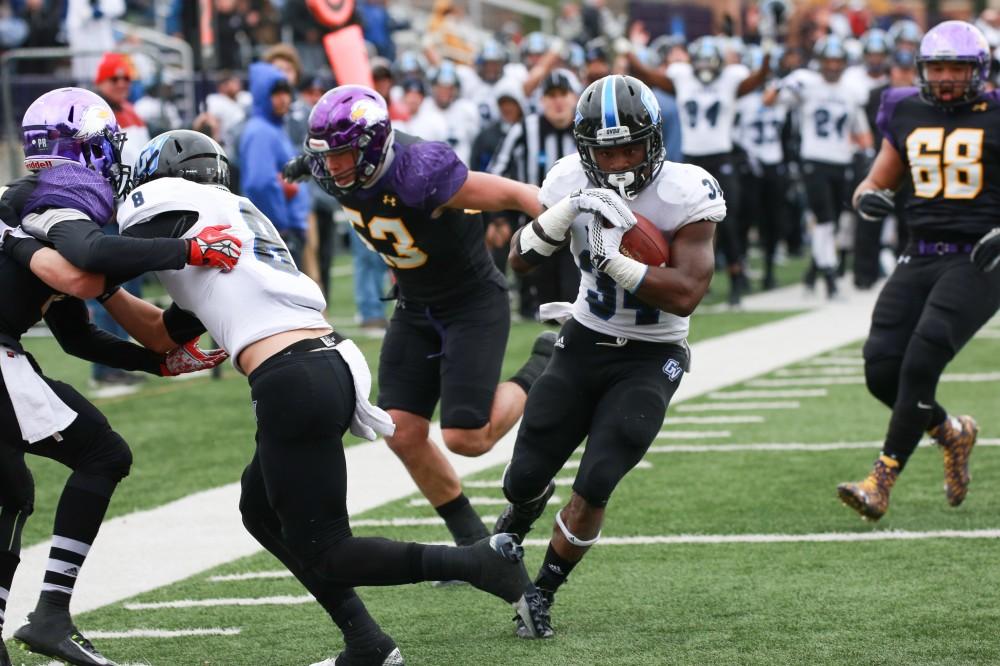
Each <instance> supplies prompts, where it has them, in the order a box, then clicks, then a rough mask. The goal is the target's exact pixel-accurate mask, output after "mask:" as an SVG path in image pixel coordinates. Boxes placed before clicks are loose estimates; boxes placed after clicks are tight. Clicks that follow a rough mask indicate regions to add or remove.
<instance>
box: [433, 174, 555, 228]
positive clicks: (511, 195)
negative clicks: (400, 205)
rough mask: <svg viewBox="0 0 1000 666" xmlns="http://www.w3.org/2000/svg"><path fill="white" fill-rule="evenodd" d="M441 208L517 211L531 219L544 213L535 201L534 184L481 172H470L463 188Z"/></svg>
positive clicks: (540, 205) (536, 195)
mask: <svg viewBox="0 0 1000 666" xmlns="http://www.w3.org/2000/svg"><path fill="white" fill-rule="evenodd" d="M441 208H464V209H467V210H486V211H501V210H517V211H521V212H522V213H524V214H525V215H527V216H529V217H531V218H535V217H538V216H539V215H541V214H542V210H544V209H543V207H542V204H540V203H539V202H538V187H536V186H535V185H528V184H526V183H519V182H517V181H516V180H511V179H510V178H504V177H503V176H494V175H493V174H491V173H484V172H482V171H470V172H469V176H468V177H467V178H466V179H465V182H464V183H463V184H462V187H460V188H459V190H458V192H455V195H454V196H453V197H452V198H451V199H449V200H448V201H446V202H445V204H444V205H443V206H441Z"/></svg>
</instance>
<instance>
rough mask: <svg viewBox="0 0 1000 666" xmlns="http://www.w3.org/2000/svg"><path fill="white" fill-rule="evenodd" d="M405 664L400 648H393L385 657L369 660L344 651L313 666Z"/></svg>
mask: <svg viewBox="0 0 1000 666" xmlns="http://www.w3.org/2000/svg"><path fill="white" fill-rule="evenodd" d="M405 664H406V662H404V661H403V655H402V653H400V651H399V648H393V650H392V652H390V653H389V654H388V655H386V656H385V657H382V655H378V656H377V657H374V658H368V659H358V658H357V657H354V656H352V655H349V654H348V652H347V650H344V651H343V652H341V653H340V654H338V655H337V656H336V657H330V658H329V659H324V660H323V661H317V662H316V663H315V664H312V666H405Z"/></svg>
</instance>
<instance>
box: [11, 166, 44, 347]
mask: <svg viewBox="0 0 1000 666" xmlns="http://www.w3.org/2000/svg"><path fill="white" fill-rule="evenodd" d="M37 185H38V176H37V175H34V174H33V175H30V176H25V177H24V178H20V179H18V180H15V181H14V182H12V183H8V184H7V185H6V186H3V187H0V219H2V220H3V221H4V223H5V224H7V225H8V226H11V227H16V226H17V225H19V224H20V223H21V212H22V210H23V208H24V205H25V202H26V201H27V200H28V198H29V197H30V196H31V195H32V194H33V193H34V191H35V188H36V187H37ZM0 285H3V295H2V296H0V333H3V334H6V335H7V336H10V337H12V338H14V339H18V338H20V337H21V335H23V334H24V332H25V331H27V330H28V329H29V328H31V327H32V326H34V325H35V323H37V322H38V321H39V320H40V319H41V318H42V310H43V309H44V308H45V306H46V304H47V303H48V301H49V299H50V298H52V297H53V296H55V295H56V292H55V290H53V289H52V288H51V287H49V286H48V285H47V284H45V283H44V282H42V281H41V280H39V279H38V278H37V277H35V275H34V274H33V273H32V272H31V271H29V270H28V269H27V268H24V267H22V266H21V265H20V264H18V263H17V262H16V261H14V260H13V259H11V258H10V257H8V256H7V255H6V254H3V253H0Z"/></svg>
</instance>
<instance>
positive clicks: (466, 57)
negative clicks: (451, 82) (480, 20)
mask: <svg viewBox="0 0 1000 666" xmlns="http://www.w3.org/2000/svg"><path fill="white" fill-rule="evenodd" d="M473 32H474V31H473V30H472V29H471V28H470V26H468V25H466V21H465V8H464V7H463V6H462V5H460V4H455V3H454V2H453V0H434V6H433V7H432V8H431V17H430V19H429V20H428V22H427V34H426V36H425V39H426V42H427V45H428V46H430V47H431V49H432V50H433V51H434V52H436V53H437V54H439V55H440V56H441V57H442V58H446V59H448V60H451V61H452V62H455V63H459V64H462V65H471V64H472V61H473V59H474V58H475V55H476V47H475V45H474V44H473V43H472V42H471V41H470V40H469V39H468V36H469V35H470V34H472V33H473Z"/></svg>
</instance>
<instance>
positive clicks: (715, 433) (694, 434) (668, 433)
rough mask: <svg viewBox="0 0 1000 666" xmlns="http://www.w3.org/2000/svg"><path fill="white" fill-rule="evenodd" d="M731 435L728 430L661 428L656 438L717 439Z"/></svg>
mask: <svg viewBox="0 0 1000 666" xmlns="http://www.w3.org/2000/svg"><path fill="white" fill-rule="evenodd" d="M732 436H733V433H732V432H731V431H729V430H661V431H660V434H659V435H657V436H656V439H719V438H723V437H732Z"/></svg>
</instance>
